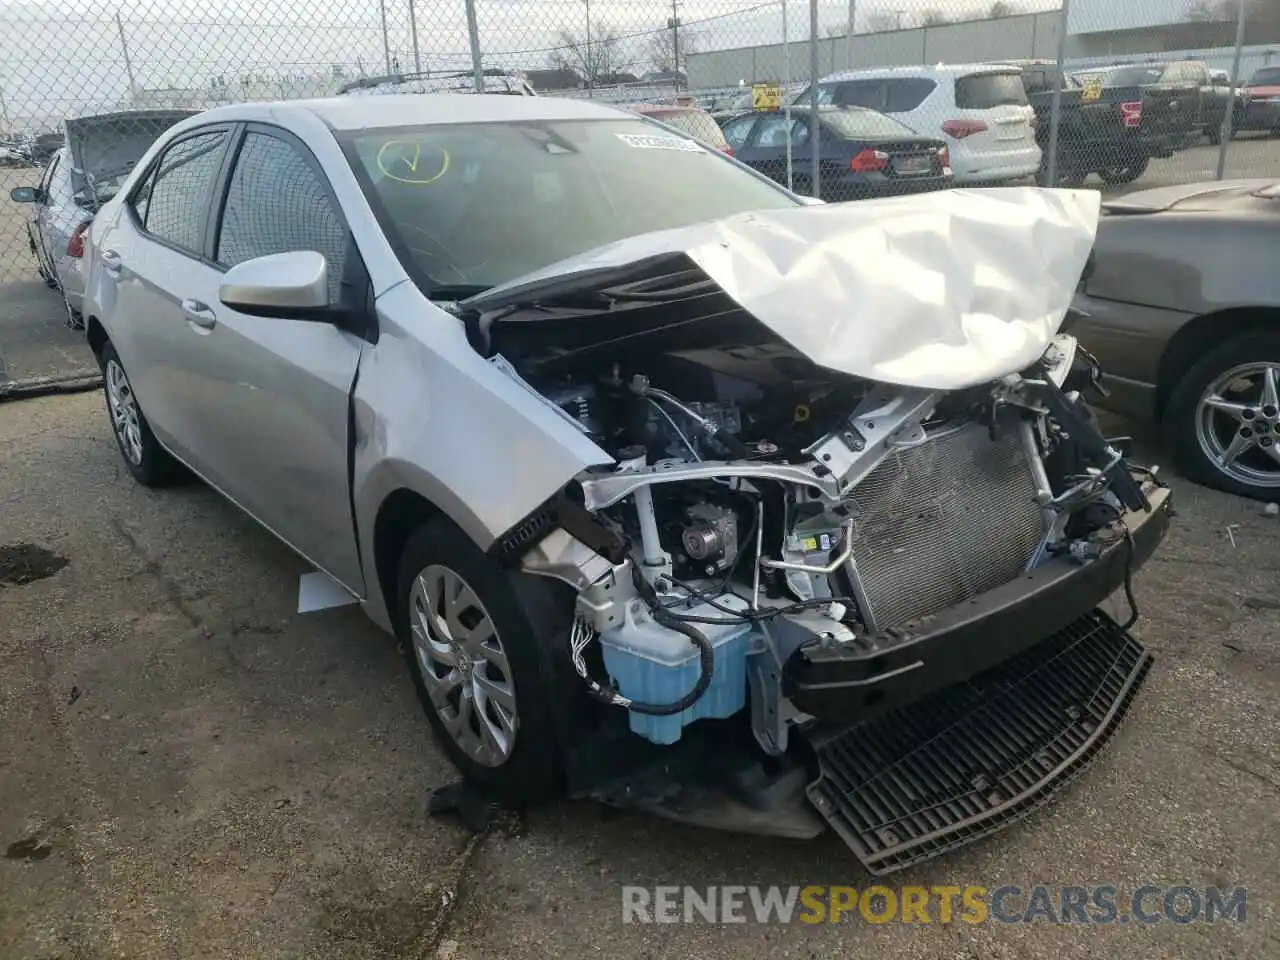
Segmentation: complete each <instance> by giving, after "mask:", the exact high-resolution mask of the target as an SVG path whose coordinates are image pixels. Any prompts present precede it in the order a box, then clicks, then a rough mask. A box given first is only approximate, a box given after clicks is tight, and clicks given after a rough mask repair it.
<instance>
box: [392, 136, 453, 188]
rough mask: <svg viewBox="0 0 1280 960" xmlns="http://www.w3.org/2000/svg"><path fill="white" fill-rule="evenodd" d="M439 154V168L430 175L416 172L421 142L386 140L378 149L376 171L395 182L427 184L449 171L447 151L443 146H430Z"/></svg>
mask: <svg viewBox="0 0 1280 960" xmlns="http://www.w3.org/2000/svg"><path fill="white" fill-rule="evenodd" d="M431 149H432V150H435V151H436V152H438V153H439V154H440V168H439V169H438V170H436V171H435V172H434V173H431V174H430V176H427V175H425V174H423V173H419V172H418V166H419V164H420V162H421V160H422V144H421V143H410V142H409V141H407V140H388V141H387V142H386V143H384V144H383V145H382V147H381V148H380V149H379V150H378V156H377V161H376V162H377V165H378V171H379V172H380V173H381V174H382V175H383V176H384V177H386V178H387V179H389V180H395V181H396V182H397V183H411V184H415V185H417V186H428V185H430V184H433V183H435V182H436V181H437V180H439V179H440V178H442V177H443V176H444V175H445V174H446V173H448V172H449V151H448V150H446V149H444V147H436V146H432V147H431Z"/></svg>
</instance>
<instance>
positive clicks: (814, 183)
mask: <svg viewBox="0 0 1280 960" xmlns="http://www.w3.org/2000/svg"><path fill="white" fill-rule="evenodd" d="M820 79H821V78H820V77H819V75H818V0H809V143H810V144H811V145H812V146H811V147H810V150H809V154H810V157H811V158H812V160H813V166H812V168H811V170H810V176H811V178H812V179H811V181H810V186H809V195H810V196H811V197H821V196H822V168H821V166H820V165H819V162H818V161H819V159H820V154H821V151H820V150H819V149H818V144H820V143H821V142H822V138H821V132H822V128H821V126H820V125H819V123H818V81H819V80H820Z"/></svg>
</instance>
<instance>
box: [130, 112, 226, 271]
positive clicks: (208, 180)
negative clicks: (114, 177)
mask: <svg viewBox="0 0 1280 960" xmlns="http://www.w3.org/2000/svg"><path fill="white" fill-rule="evenodd" d="M226 140H227V132H226V131H225V130H216V131H212V132H210V133H201V134H196V135H195V136H192V137H187V138H185V139H183V140H179V141H178V142H177V143H175V144H174V145H173V146H171V147H170V148H169V149H168V150H167V151H166V152H165V154H164V156H163V157H161V158H160V163H159V165H158V166H157V167H156V170H155V173H154V174H152V176H151V177H150V178H149V181H148V183H147V184H146V186H144V188H143V190H142V191H141V192H140V193H139V194H138V196H137V197H136V198H135V200H134V209H135V210H136V211H137V212H138V215H139V217H140V218H141V219H142V226H143V228H144V229H145V230H146V231H147V232H148V233H150V234H152V235H154V236H156V237H159V238H160V239H161V240H166V241H168V242H169V243H172V244H174V245H175V246H178V247H181V248H182V249H184V250H189V251H191V252H192V253H196V254H199V253H201V252H202V251H203V248H204V226H205V212H206V211H207V210H208V208H209V195H210V193H211V192H212V191H213V185H214V181H215V180H216V179H217V177H218V168H219V167H220V166H221V164H222V150H223V147H224V146H225V145H226ZM144 194H145V197H144Z"/></svg>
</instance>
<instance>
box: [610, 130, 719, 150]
mask: <svg viewBox="0 0 1280 960" xmlns="http://www.w3.org/2000/svg"><path fill="white" fill-rule="evenodd" d="M614 136H615V137H617V138H618V139H619V140H621V141H622V142H623V143H625V144H626V145H627V146H629V147H636V148H638V149H640V150H683V151H684V152H686V153H701V152H702V147H700V146H698V143H697V141H695V140H686V139H684V138H683V137H668V136H664V135H662V134H654V133H615V134H614Z"/></svg>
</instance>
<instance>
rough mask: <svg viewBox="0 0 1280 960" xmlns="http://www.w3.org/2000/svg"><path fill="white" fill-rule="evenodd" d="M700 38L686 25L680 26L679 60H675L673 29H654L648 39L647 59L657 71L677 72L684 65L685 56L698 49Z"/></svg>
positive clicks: (674, 34)
mask: <svg viewBox="0 0 1280 960" xmlns="http://www.w3.org/2000/svg"><path fill="white" fill-rule="evenodd" d="M700 40H701V38H700V37H699V36H698V34H697V33H696V32H695V31H693V30H690V29H689V28H688V27H683V26H682V27H681V28H680V44H679V45H680V49H679V54H680V57H679V60H680V62H679V63H677V62H676V53H677V50H676V32H675V31H674V30H669V29H662V30H655V31H654V34H653V37H652V38H651V39H650V40H649V48H648V54H649V61H650V62H651V63H652V64H653V69H655V70H657V71H658V72H659V73H678V72H679V71H680V70H681V69H682V68H683V67H684V65H685V63H686V62H687V61H686V59H685V58H686V57H688V56H689V54H691V53H696V52H697V51H698V45H699V43H700Z"/></svg>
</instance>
